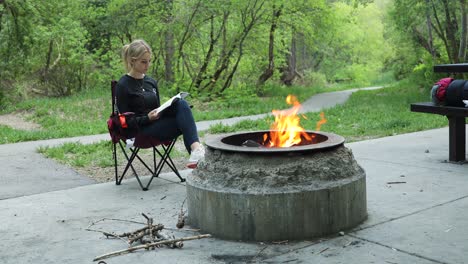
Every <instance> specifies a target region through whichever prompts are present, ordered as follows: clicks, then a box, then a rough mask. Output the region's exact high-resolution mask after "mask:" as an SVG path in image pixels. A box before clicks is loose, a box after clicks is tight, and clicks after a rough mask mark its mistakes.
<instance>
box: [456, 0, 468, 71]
mask: <svg viewBox="0 0 468 264" xmlns="http://www.w3.org/2000/svg"><path fill="white" fill-rule="evenodd" d="M460 8H461V23H460V24H461V33H460V47H459V50H458V61H460V62H465V58H466V38H467V14H466V1H465V0H460Z"/></svg>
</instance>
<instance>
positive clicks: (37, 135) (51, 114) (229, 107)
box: [0, 87, 336, 144]
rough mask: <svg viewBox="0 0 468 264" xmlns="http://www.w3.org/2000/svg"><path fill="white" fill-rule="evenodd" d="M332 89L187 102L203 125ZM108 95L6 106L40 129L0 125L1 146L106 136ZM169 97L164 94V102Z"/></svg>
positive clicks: (232, 94) (234, 93)
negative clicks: (99, 135)
mask: <svg viewBox="0 0 468 264" xmlns="http://www.w3.org/2000/svg"><path fill="white" fill-rule="evenodd" d="M332 89H336V88H306V89H304V88H301V87H270V89H269V93H268V96H266V97H262V98H258V97H256V96H254V95H251V94H246V93H245V92H244V91H243V90H242V89H240V88H238V89H236V88H233V89H232V90H230V91H229V93H227V94H226V95H224V96H223V97H219V98H217V100H216V101H206V100H204V99H203V98H190V97H189V99H188V100H189V101H190V103H191V104H193V105H194V108H193V109H194V117H195V120H197V121H202V120H215V119H222V118H229V117H234V116H242V115H252V114H259V113H265V112H269V111H271V109H274V108H279V107H283V105H284V98H286V96H287V95H288V94H289V93H293V94H296V95H297V96H298V98H299V100H305V99H306V98H308V97H310V96H312V95H314V94H316V93H320V92H324V91H331V90H332ZM109 92H110V91H109V89H107V88H102V89H94V90H90V91H85V92H82V93H80V94H76V95H73V96H69V97H63V98H36V99H30V100H27V101H24V102H21V103H18V104H16V105H14V106H9V107H8V108H7V109H4V110H3V111H2V112H1V113H11V112H17V113H27V116H28V119H29V120H31V121H33V122H36V123H38V124H40V125H41V126H42V128H43V129H41V130H38V131H23V130H14V129H12V128H10V127H7V126H2V125H0V144H6V143H16V142H23V141H32V140H42V139H51V138H64V137H74V136H84V135H95V134H102V133H107V126H106V121H107V118H108V117H109V114H110V112H111V101H110V96H109ZM161 92H162V93H163V92H164V91H163V90H162V91H161ZM169 97H170V95H165V94H163V98H169ZM1 113H0V114H1Z"/></svg>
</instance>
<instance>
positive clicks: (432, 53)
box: [426, 0, 435, 59]
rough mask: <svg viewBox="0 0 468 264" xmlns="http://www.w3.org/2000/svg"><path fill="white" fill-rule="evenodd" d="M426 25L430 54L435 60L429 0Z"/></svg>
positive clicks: (427, 2)
mask: <svg viewBox="0 0 468 264" xmlns="http://www.w3.org/2000/svg"><path fill="white" fill-rule="evenodd" d="M426 25H427V34H428V43H427V44H428V46H429V52H430V53H431V56H432V59H435V52H434V40H433V37H432V21H431V14H430V4H429V0H426Z"/></svg>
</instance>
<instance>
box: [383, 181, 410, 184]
mask: <svg viewBox="0 0 468 264" xmlns="http://www.w3.org/2000/svg"><path fill="white" fill-rule="evenodd" d="M400 183H406V182H405V181H394V182H387V184H400Z"/></svg>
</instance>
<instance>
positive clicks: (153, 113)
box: [148, 109, 160, 121]
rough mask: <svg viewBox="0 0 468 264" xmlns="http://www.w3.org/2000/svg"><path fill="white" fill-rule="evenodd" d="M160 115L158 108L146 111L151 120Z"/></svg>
mask: <svg viewBox="0 0 468 264" xmlns="http://www.w3.org/2000/svg"><path fill="white" fill-rule="evenodd" d="M159 117H160V115H159V113H158V110H156V109H154V110H152V111H151V112H149V113H148V118H149V120H151V121H154V120H156V119H158V118H159Z"/></svg>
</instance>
